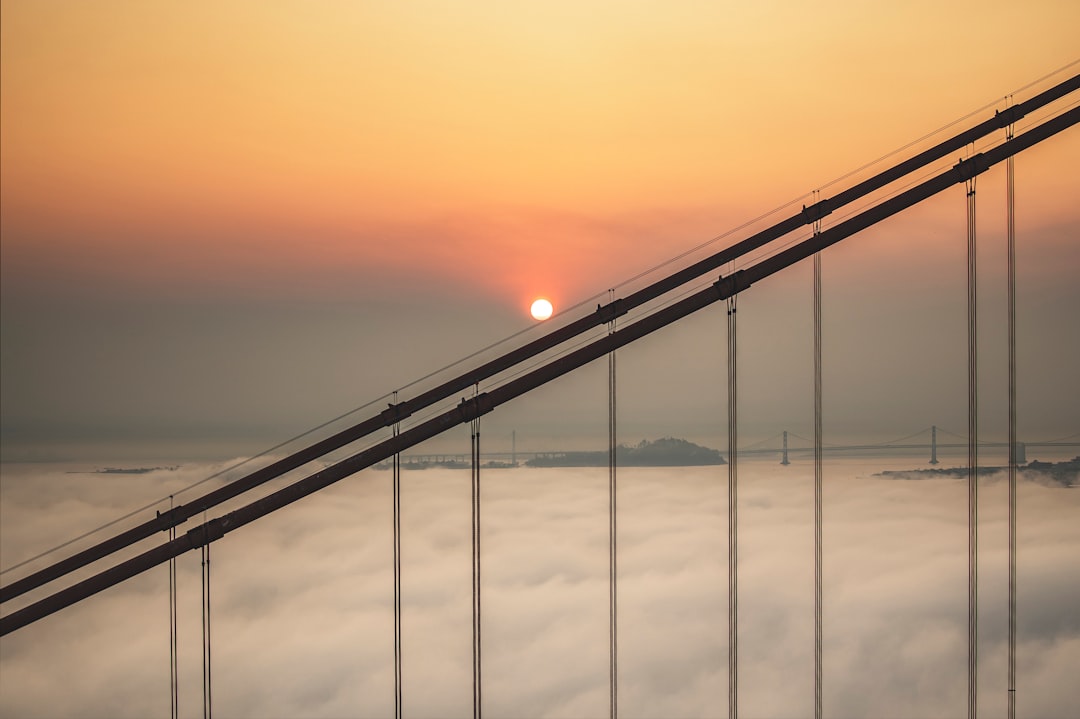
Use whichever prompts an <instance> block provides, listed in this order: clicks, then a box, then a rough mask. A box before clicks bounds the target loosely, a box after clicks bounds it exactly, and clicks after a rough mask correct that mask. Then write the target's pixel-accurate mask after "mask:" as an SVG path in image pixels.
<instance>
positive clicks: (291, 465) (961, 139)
mask: <svg viewBox="0 0 1080 719" xmlns="http://www.w3.org/2000/svg"><path fill="white" fill-rule="evenodd" d="M1078 87H1080V76H1073V77H1071V78H1069V79H1067V80H1065V81H1063V82H1062V83H1059V84H1058V85H1055V86H1054V87H1052V88H1050V89H1048V90H1046V91H1044V92H1042V93H1039V94H1038V95H1036V96H1034V97H1032V98H1030V99H1029V100H1027V101H1025V102H1023V103H1019V104H1017V105H1013V106H1011V107H1009V108H1007V109H1006V110H1004V111H1002V112H998V113H996V114H995V115H994V117H993V118H990V119H988V120H986V121H984V122H982V123H979V124H977V125H976V126H975V127H972V128H970V129H968V130H966V131H963V132H960V133H958V134H957V135H955V136H953V137H951V138H948V139H946V140H944V141H942V142H940V143H938V144H937V145H935V146H934V147H932V148H929V149H927V150H925V151H923V152H920V153H918V154H916V155H915V156H913V157H911V158H908V159H906V160H903V161H901V162H899V163H897V164H896V165H894V166H893V167H890V168H888V169H886V170H884V171H882V172H880V173H878V174H877V175H874V176H873V177H871V178H869V179H867V180H864V181H862V182H859V183H857V184H856V185H854V186H852V187H851V188H848V189H847V190H844V191H842V192H840V193H838V194H837V195H835V196H834V197H831V198H827V199H824V200H820V201H818V202H816V203H813V204H811V205H809V206H804V207H803V208H802V210H801V211H800V212H798V213H795V214H794V215H791V216H790V217H788V218H787V219H785V220H782V221H780V222H778V223H776V224H774V225H772V226H771V227H768V228H766V229H764V230H762V231H760V232H757V233H755V234H754V235H752V236H751V237H749V238H746V239H744V240H742V241H740V242H737V243H735V244H734V245H732V246H730V247H728V248H725V249H723V250H721V251H719V252H717V253H715V254H713V255H711V256H709V257H707V258H705V259H702V260H699V261H697V262H695V263H693V264H691V265H689V266H688V267H685V268H683V269H681V270H678V271H676V272H674V273H672V274H670V275H668V276H666V277H664V278H661V279H660V280H658V281H656V282H654V283H652V284H650V285H648V286H647V287H644V288H642V289H640V290H637V291H635V292H633V293H631V294H630V295H628V296H627V297H625V298H622V299H616V300H613V301H611V302H609V303H608V304H607V305H604V306H599V307H598V308H597V311H596V312H595V313H593V314H590V315H587V316H584V317H581V318H579V319H577V320H574V321H572V322H570V323H568V324H566V325H564V326H562V327H559V328H557V329H555V330H553V331H551V332H549V333H548V334H546V335H544V336H542V337H540V338H538V339H536V340H532V341H530V342H528V343H526V344H524V345H522V346H520V347H518V348H516V349H513V350H511V351H509V352H507V353H505V354H503V355H501V356H499V357H497V358H495V359H493V360H490V361H488V362H485V363H483V364H482V365H480V366H479V367H477V368H475V369H473V370H470V371H466V372H464V373H462V374H460V375H458V376H457V377H454V378H452V379H450V380H448V381H446V382H443V383H442V384H440V385H438V386H437V387H434V388H432V389H430V390H427V391H424V392H421V393H420V394H418V395H417V396H415V397H413V398H411V399H407V400H404V401H402V402H394V403H393V404H391V405H390V406H389V407H388V408H387V409H385V410H383V411H382V412H380V413H378V414H376V415H374V416H372V417H369V418H368V419H366V420H364V421H361V422H360V423H358V424H355V425H353V426H351V427H349V428H346V429H345V430H342V431H339V432H337V433H335V434H334V435H332V436H330V437H327V438H325V439H323V440H320V441H318V442H315V443H313V444H312V445H310V446H308V447H306V448H304V449H302V450H299V451H297V452H294V453H292V454H290V455H288V456H287V457H284V458H282V459H280V460H277V461H275V462H273V463H271V464H270V465H267V466H266V467H263V468H260V469H258V470H256V471H254V472H252V473H250V474H248V475H246V476H244V477H241V478H239V479H237V480H234V481H233V482H230V483H229V484H226V485H224V486H222V487H219V488H218V489H216V490H214V491H211V492H209V493H207V494H205V495H203V496H201V497H198V498H196V499H194V500H192V501H189V502H187V503H183V504H179V505H176V506H174V507H172V508H170V510H168V511H167V512H164V513H159V514H158V515H157V516H156V517H155V518H153V519H151V520H149V521H146V522H144V523H142V524H140V525H138V526H136V527H133V528H131V529H128V530H125V531H123V532H120V533H119V534H117V535H115V536H113V537H110V538H108V539H106V540H103V541H101V542H99V543H98V544H96V545H94V546H92V547H90V548H88V549H85V550H82V551H80V552H78V553H76V554H74V555H72V556H70V557H67V558H65V559H63V560H60V561H58V562H55V563H53V564H51V565H49V566H48V567H45V568H44V569H42V570H39V571H37V572H34V573H32V574H31V575H29V576H27V577H24V578H22V579H19V580H17V581H15V582H12V583H11V584H8V585H6V586H3V587H0V602H6V601H8V600H10V599H13V598H14V597H17V596H21V595H22V594H24V593H25V592H28V591H30V590H32V589H36V588H37V587H40V586H42V585H44V584H46V583H48V582H51V581H53V580H55V579H58V578H60V577H62V576H65V575H66V574H68V573H70V572H72V571H75V570H76V569H79V568H82V567H84V566H87V565H88V564H90V563H91V562H94V561H97V560H99V559H102V558H104V557H106V556H108V555H110V554H112V553H114V552H116V551H118V550H120V549H123V548H125V547H128V546H130V545H131V544H133V543H135V542H137V541H140V540H142V539H146V538H148V537H150V536H153V535H154V534H156V533H157V532H160V531H167V530H168V528H169V527H172V526H178V525H179V524H182V523H184V522H186V521H187V520H189V519H191V518H192V517H195V516H196V515H197V514H199V513H200V512H204V511H206V510H207V509H210V508H213V507H215V506H217V505H219V504H221V503H223V502H225V501H228V500H230V499H234V498H236V497H238V496H240V495H242V494H244V493H245V492H248V491H250V490H251V489H253V488H255V487H258V486H261V485H263V484H265V483H266V482H268V481H270V480H271V479H274V478H276V477H279V476H281V475H282V474H284V473H285V472H288V471H291V470H293V469H297V468H299V467H301V466H303V465H305V464H308V463H310V462H312V461H314V460H316V459H318V458H320V457H322V456H324V455H326V454H327V453H329V452H332V451H334V450H337V449H340V448H342V447H344V446H346V445H348V444H350V443H352V442H355V441H357V440H359V439H361V438H363V437H366V436H368V435H369V434H371V433H372V432H375V431H376V430H379V429H382V428H385V427H390V426H392V425H393V424H394V423H396V422H400V421H402V420H404V419H406V418H408V417H410V416H412V415H414V413H416V412H418V411H420V410H422V409H425V408H428V407H430V406H432V405H434V404H435V403H436V402H439V401H442V400H444V399H446V398H448V397H450V396H452V395H453V394H454V393H456V392H459V391H460V390H462V389H465V388H467V387H469V386H472V385H474V384H476V383H478V382H480V381H483V380H486V379H489V378H491V377H493V376H495V375H497V374H498V373H500V372H503V371H505V370H506V369H508V368H510V367H513V366H514V365H516V364H519V363H520V362H522V361H524V360H527V359H529V358H532V357H536V356H538V355H541V354H542V353H544V352H546V351H548V350H550V349H552V348H555V347H557V346H559V345H560V344H562V343H564V342H566V341H567V340H569V339H572V338H573V337H576V336H578V335H580V334H583V333H584V332H586V331H588V330H590V329H592V328H595V327H598V326H600V325H602V324H605V323H606V322H608V321H609V320H610V318H612V317H618V316H621V315H624V314H626V313H627V312H629V311H631V310H633V309H636V308H638V307H641V306H643V305H645V304H646V303H648V302H650V301H652V300H654V299H656V298H658V297H661V296H662V295H664V294H666V293H668V292H670V291H672V290H674V289H675V288H677V287H679V286H681V285H683V284H686V283H687V282H690V281H692V280H694V279H696V278H698V277H700V276H702V275H704V274H707V273H709V272H712V271H714V270H717V269H719V268H720V267H722V266H723V265H724V264H726V263H728V262H731V261H733V260H735V259H737V258H739V257H742V256H744V255H746V254H747V253H749V252H751V251H753V250H756V249H759V248H761V247H764V246H765V245H767V244H768V243H770V242H772V241H773V240H775V239H778V238H780V237H782V236H784V235H785V234H788V233H790V232H792V231H794V230H796V229H798V228H800V227H802V226H804V225H807V224H812V223H814V222H815V221H816V220H817V219H819V218H821V217H823V216H825V215H827V214H829V213H831V212H833V211H834V210H836V209H838V208H840V207H842V206H845V205H847V204H850V203H851V202H853V201H855V200H857V199H860V198H862V197H865V196H867V195H869V194H870V193H872V192H874V191H875V190H877V189H880V188H882V187H884V186H886V185H888V184H890V183H892V182H894V181H896V180H897V179H899V178H901V177H903V176H905V175H907V174H910V173H911V172H912V171H914V170H916V169H919V168H920V167H923V166H926V165H928V164H929V163H931V162H933V161H935V160H938V159H941V158H942V157H945V156H946V155H948V154H949V153H951V152H954V151H956V150H957V149H959V148H962V147H964V146H966V145H967V144H969V143H970V142H972V141H974V140H975V139H978V138H981V137H983V136H985V135H987V134H989V133H991V132H993V131H994V130H997V129H1001V128H1002V127H1004V126H1005V125H1006V124H1010V123H1012V122H1015V121H1016V120H1018V119H1020V118H1022V117H1024V116H1025V115H1026V114H1028V113H1030V112H1031V111H1033V110H1036V109H1039V108H1042V107H1044V106H1046V105H1047V104H1049V103H1051V102H1053V101H1055V100H1057V99H1060V98H1062V97H1064V96H1065V95H1067V94H1069V93H1071V92H1073V91H1075V90H1076V89H1077V88H1078ZM1065 117H1071V116H1070V115H1068V114H1067V113H1066V114H1064V115H1058V116H1057V117H1056V118H1055V119H1052V120H1049V121H1046V122H1044V123H1043V124H1041V125H1038V126H1037V127H1036V128H1035V129H1034V130H1029V131H1027V132H1025V133H1024V134H1023V135H1021V136H1020V137H1019V138H1017V140H1021V141H1022V144H1023V147H1019V148H1018V149H1015V151H1016V152H1019V151H1022V149H1026V147H1028V146H1030V145H1031V144H1034V143H1035V142H1038V141H1040V140H1041V139H1045V137H1044V136H1043V135H1046V136H1049V135H1052V134H1055V133H1056V132H1060V131H1061V130H1062V129H1064V127H1067V126H1069V125H1071V124H1073V122H1070V121H1068V120H1063V119H1062V118H1065ZM1063 124H1064V126H1062V125H1063ZM1039 128H1041V129H1039ZM1047 133H1048V134H1047ZM1013 142H1016V140H1014V141H1013ZM1000 147H1001V146H999V148H995V149H993V150H989V151H987V152H985V153H979V154H977V155H975V156H974V157H973V158H971V162H976V163H980V166H979V167H977V168H974V169H975V170H976V171H977V172H982V171H984V170H985V169H986V167H983V166H981V163H983V162H985V161H986V159H987V158H990V157H994V158H997V157H998V156H1000V155H1002V154H1006V155H1008V154H1011V153H1003V152H1002V151H1001V150H1000ZM998 161H1000V160H998V159H995V160H994V163H996V162H998ZM954 170H955V168H954ZM952 175H953V171H946V172H945V173H941V174H939V175H937V176H935V178H933V179H931V180H927V181H924V182H922V183H920V184H919V185H917V186H916V187H913V188H909V189H908V190H906V191H905V192H904V193H902V194H901V195H898V196H896V197H894V198H891V199H890V200H889V201H883V202H881V203H879V204H878V205H876V206H874V207H873V208H871V209H869V210H866V211H864V212H862V213H860V214H859V215H857V216H855V217H852V218H850V219H849V220H846V221H845V222H844V223H842V226H843V227H845V228H848V229H849V230H850V232H849V233H848V234H846V235H844V236H845V237H846V236H850V234H854V233H855V232H858V231H860V230H861V229H865V228H866V227H868V226H870V225H872V224H874V223H875V222H878V221H880V220H881V219H884V217H883V216H881V212H882V211H883V209H885V208H895V209H891V210H889V214H893V213H895V212H898V211H899V210H900V209H903V208H904V207H906V206H909V205H910V204H914V203H916V202H919V201H921V200H922V199H925V198H926V197H929V196H930V195H932V194H935V193H936V192H939V191H941V189H943V187H942V186H941V183H943V182H944V183H945V185H948V184H950V182H951V181H955V178H953V177H952ZM945 177H948V179H942V178H945ZM930 188H936V189H932V190H931V191H929V194H926V193H927V191H928V190H929V189H930ZM916 197H917V198H918V199H912V198H916ZM897 198H906V199H901V200H899V201H896V199H897ZM886 216H887V215H886ZM860 218H861V219H860ZM870 218H875V219H873V220H871V219H870ZM837 226H838V227H839V226H841V225H837ZM826 234H827V233H826ZM834 236H837V235H829V237H834ZM839 239H842V238H839ZM839 239H837V240H835V241H839ZM801 246H802V245H798V246H796V247H801ZM792 249H793V248H787V249H785V250H784V251H783V252H781V253H778V254H777V255H774V256H773V257H774V258H775V257H792V256H795V255H792V254H788V252H789V251H790V250H792ZM798 252H799V251H798V250H795V254H796V255H797V254H798ZM755 266H757V267H760V268H762V269H767V270H768V272H769V273H771V272H775V271H778V270H779V269H781V267H780V266H778V265H777V264H776V262H775V261H772V262H770V261H769V260H765V261H763V262H762V263H760V264H759V265H755ZM762 276H764V275H762ZM191 548H194V545H192V547H191ZM3 626H9V625H8V624H4V625H3Z"/></svg>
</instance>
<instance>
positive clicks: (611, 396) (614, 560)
mask: <svg viewBox="0 0 1080 719" xmlns="http://www.w3.org/2000/svg"><path fill="white" fill-rule="evenodd" d="M608 293H609V301H614V299H615V290H614V289H611V290H608ZM616 322H617V318H615V317H612V318H611V320H610V321H609V322H608V334H609V335H611V334H614V333H615V329H616ZM607 358H608V377H607V382H608V384H607V390H608V391H607V396H608V408H607V409H608V651H609V653H610V656H609V659H608V686H609V691H610V694H611V697H610V699H609V709H610V715H611V719H615V718H616V717H617V716H618V715H619V569H618V567H619V565H618V547H619V527H618V495H619V485H618V447H619V433H618V383H617V378H616V365H615V351H614V350H612V351H611V352H609V353H608V356H607Z"/></svg>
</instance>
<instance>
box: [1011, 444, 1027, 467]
mask: <svg viewBox="0 0 1080 719" xmlns="http://www.w3.org/2000/svg"><path fill="white" fill-rule="evenodd" d="M1014 454H1015V455H1016V463H1017V464H1018V465H1020V464H1027V445H1026V444H1024V443H1023V442H1017V443H1016V452H1015V453H1014Z"/></svg>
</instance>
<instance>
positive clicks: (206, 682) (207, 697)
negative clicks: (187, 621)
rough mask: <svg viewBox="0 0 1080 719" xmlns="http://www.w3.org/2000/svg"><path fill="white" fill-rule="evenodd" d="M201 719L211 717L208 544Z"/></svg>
mask: <svg viewBox="0 0 1080 719" xmlns="http://www.w3.org/2000/svg"><path fill="white" fill-rule="evenodd" d="M201 566H202V641H203V719H211V717H212V716H213V705H214V703H213V695H212V693H211V683H210V677H211V671H210V543H209V542H206V543H205V544H203V545H202V562H201Z"/></svg>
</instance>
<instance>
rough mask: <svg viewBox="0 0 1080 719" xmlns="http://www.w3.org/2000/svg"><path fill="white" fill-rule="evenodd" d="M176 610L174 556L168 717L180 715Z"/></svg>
mask: <svg viewBox="0 0 1080 719" xmlns="http://www.w3.org/2000/svg"><path fill="white" fill-rule="evenodd" d="M173 506H174V503H173V496H172V495H171V494H170V495H169V509H170V510H172V508H173ZM175 539H176V526H175V525H173V526H171V527H169V541H170V542H171V541H173V540H175ZM178 629H179V628H178V625H177V612H176V557H173V558H172V559H170V560H169V717H170V719H179V716H180V656H179V651H178V647H179V634H178Z"/></svg>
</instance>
